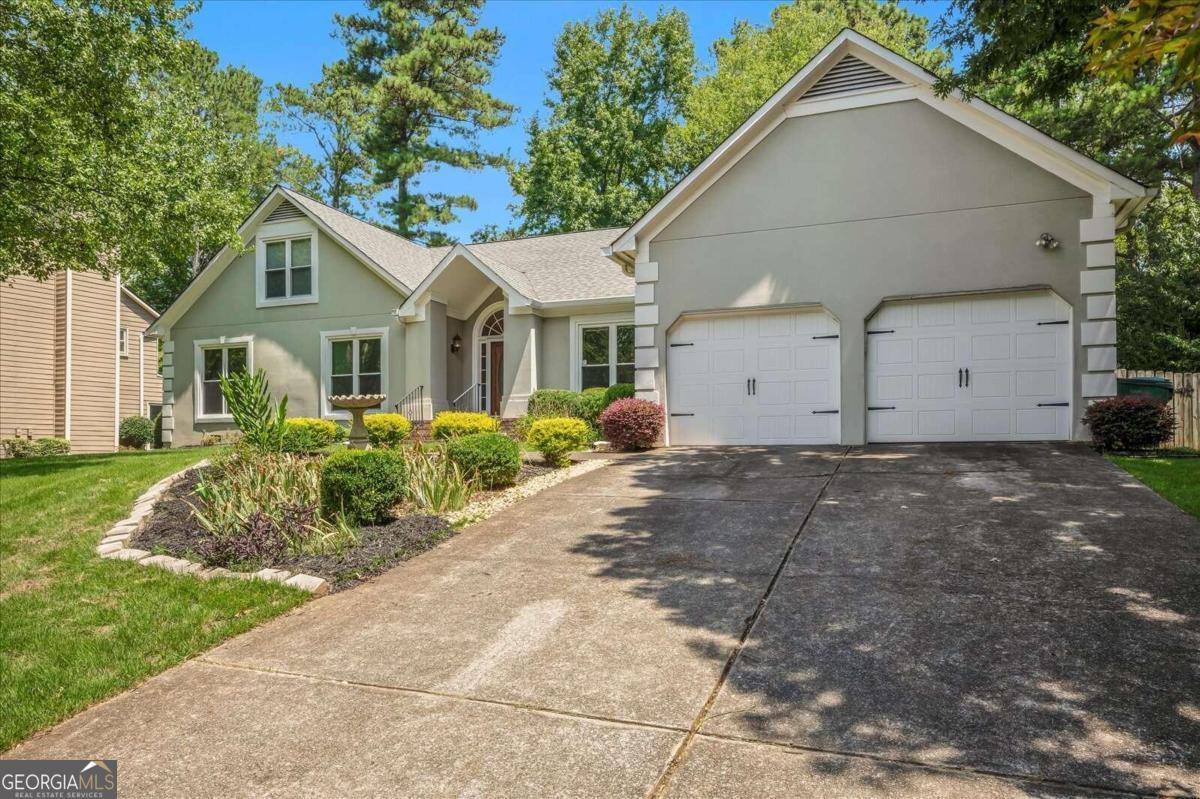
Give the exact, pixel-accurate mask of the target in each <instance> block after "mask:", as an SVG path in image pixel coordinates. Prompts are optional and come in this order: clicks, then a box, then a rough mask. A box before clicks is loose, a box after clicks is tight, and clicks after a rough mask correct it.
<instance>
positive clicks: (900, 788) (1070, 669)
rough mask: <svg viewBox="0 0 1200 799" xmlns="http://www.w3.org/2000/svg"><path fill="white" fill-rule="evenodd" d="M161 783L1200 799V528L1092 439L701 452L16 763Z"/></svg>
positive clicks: (463, 549) (267, 641)
mask: <svg viewBox="0 0 1200 799" xmlns="http://www.w3.org/2000/svg"><path fill="white" fill-rule="evenodd" d="M9 754H10V756H13V757H52V756H73V757H97V756H103V757H115V758H117V759H118V760H119V769H120V771H119V773H120V782H121V788H122V791H121V795H122V796H124V797H135V796H163V797H168V796H169V797H176V796H188V797H193V799H200V798H201V797H231V796H256V797H257V796H281V797H283V796H286V797H296V796H312V797H328V796H375V795H388V796H422V797H424V796H458V797H504V796H512V797H525V796H530V797H548V796H554V797H560V796H564V797H565V796H589V797H590V796H594V797H614V796H630V797H639V796H647V795H655V796H733V795H736V796H749V797H762V796H789V797H804V796H819V797H867V796H889V797H962V796H971V797H1025V796H1036V797H1068V796H1088V797H1092V796H1095V797H1099V796H1111V795H1113V794H1114V792H1115V793H1121V792H1129V793H1134V794H1142V795H1145V794H1155V793H1174V794H1179V795H1185V796H1194V795H1197V794H1198V793H1200V523H1197V522H1196V520H1194V519H1192V518H1190V517H1188V516H1186V515H1185V514H1183V513H1182V512H1181V511H1179V510H1177V509H1176V508H1174V507H1173V506H1172V505H1170V504H1169V503H1167V502H1166V501H1164V500H1162V499H1159V498H1158V497H1157V496H1155V495H1154V494H1153V493H1152V492H1151V491H1149V490H1148V489H1146V488H1145V487H1143V486H1141V485H1140V484H1139V483H1137V482H1136V481H1135V480H1133V479H1132V478H1131V477H1129V476H1128V475H1126V474H1125V473H1124V472H1121V471H1120V470H1118V469H1116V468H1115V467H1113V466H1110V465H1109V464H1107V463H1106V462H1105V461H1103V460H1101V459H1100V458H1098V457H1096V456H1094V455H1093V454H1091V453H1090V452H1088V451H1087V450H1086V449H1084V448H1082V447H1078V446H1073V445H1063V446H1052V445H1042V444H1029V445H961V446H956V445H945V446H912V447H887V448H884V447H871V448H867V449H865V450H864V449H855V450H850V451H847V450H845V449H842V448H837V449H818V450H802V449H778V450H770V449H747V450H725V449H710V450H692V451H680V450H672V451H666V452H661V453H655V454H652V455H649V456H642V457H635V458H630V459H625V460H621V461H619V462H618V463H616V464H614V465H612V466H609V467H607V468H605V469H601V470H599V471H595V472H592V473H590V474H588V475H585V476H583V477H580V478H577V479H575V480H571V481H568V482H566V483H563V484H561V485H559V486H557V487H555V488H553V489H550V490H548V491H546V492H543V493H542V494H540V495H538V496H536V497H534V498H532V499H530V500H528V501H526V502H524V503H523V504H521V505H519V506H516V507H514V508H512V509H510V510H508V511H506V512H504V513H502V514H501V515H499V516H496V517H494V518H493V519H491V520H489V521H487V522H485V523H482V524H479V525H476V526H475V527H473V528H470V529H469V530H467V531H466V532H464V533H463V534H461V535H460V536H458V537H456V538H454V539H452V540H451V542H449V543H448V544H447V545H445V546H443V547H441V548H439V549H437V550H435V551H433V552H430V553H428V554H426V555H423V556H421V557H419V558H417V559H415V560H413V561H411V562H410V563H408V564H407V565H404V566H402V567H400V568H398V569H395V570H393V571H392V572H389V573H388V574H386V575H384V576H383V577H381V578H380V579H378V580H376V581H374V582H372V583H370V584H368V585H365V586H362V587H360V588H357V589H355V590H353V591H349V592H346V593H343V594H339V595H336V596H333V597H330V598H326V599H321V600H318V601H316V602H313V603H311V604H309V605H307V606H306V607H303V608H301V609H300V610H298V611H296V612H294V613H292V614H290V615H288V616H285V617H283V618H281V619H278V620H276V621H275V622H273V623H271V624H268V625H266V626H264V627H260V628H258V629H257V630H254V631H252V632H250V633H248V634H246V635H243V636H241V637H239V638H237V639H235V640H233V641H230V642H228V643H227V644H225V645H224V646H221V647H219V648H218V649H216V650H214V651H212V652H209V653H208V654H206V655H204V656H202V657H200V658H197V659H196V660H193V661H191V662H189V663H187V664H185V665H183V666H181V667H179V668H176V669H173V670H171V671H168V672H166V673H164V674H162V675H160V676H159V677H156V678H154V679H152V680H150V681H148V682H147V683H145V684H144V685H142V686H141V687H140V688H138V689H136V690H134V691H131V692H129V693H126V694H124V695H122V696H120V697H117V698H115V699H113V700H111V701H109V702H107V703H105V704H103V705H100V706H98V707H95V708H92V709H91V710H89V711H86V712H84V713H82V714H80V715H79V716H77V717H75V718H74V719H71V720H70V721H68V722H66V723H64V724H62V725H60V726H59V727H57V728H56V729H54V730H52V731H50V732H49V733H47V734H45V735H42V736H40V737H38V738H35V739H33V740H31V741H30V742H27V743H26V744H25V745H23V746H21V747H19V748H18V749H17V750H15V751H13V752H11V753H9Z"/></svg>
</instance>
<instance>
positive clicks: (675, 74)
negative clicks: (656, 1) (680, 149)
mask: <svg viewBox="0 0 1200 799" xmlns="http://www.w3.org/2000/svg"><path fill="white" fill-rule="evenodd" d="M694 70H695V53H694V50H693V46H692V37H691V32H690V30H689V27H688V21H687V16H686V15H685V14H683V12H681V11H678V10H663V11H660V12H659V13H658V15H657V16H655V17H654V18H653V19H650V18H648V17H646V16H645V15H644V14H641V13H637V12H634V11H632V10H631V9H630V8H629V6H627V5H624V4H622V5H621V7H620V8H618V9H605V10H603V11H601V12H600V13H599V14H597V15H596V17H594V18H593V19H591V20H588V21H585V22H571V23H568V24H567V25H566V27H565V28H564V29H563V31H562V32H561V33H560V34H559V35H558V38H557V39H556V40H555V42H554V66H553V67H552V68H551V69H550V72H549V74H548V76H547V77H548V82H549V93H548V95H547V97H546V100H545V106H546V108H547V109H548V111H549V113H548V114H547V115H546V116H545V118H544V119H543V118H540V117H538V116H536V115H535V116H534V117H533V118H532V119H531V120H530V121H529V124H528V126H527V128H526V133H527V135H528V143H527V145H526V147H527V160H526V161H525V163H522V164H517V165H515V166H514V167H512V168H511V169H510V172H509V174H510V179H511V182H512V186H513V190H514V191H515V192H516V193H517V194H518V195H520V198H521V199H520V202H519V204H518V206H517V208H516V211H517V216H518V218H519V220H520V224H521V227H522V229H523V230H525V231H527V232H530V233H551V232H560V231H567V230H583V229H587V228H597V227H607V226H610V225H622V224H628V223H629V222H631V221H632V220H633V219H635V218H636V217H637V216H638V215H639V214H640V213H642V211H644V210H645V209H646V208H648V207H649V206H650V205H651V204H653V203H654V201H655V200H657V199H658V197H659V196H660V195H661V194H662V192H663V191H665V190H666V188H667V187H668V186H669V185H670V184H671V183H672V182H674V180H676V179H677V178H678V177H679V176H680V175H681V173H682V171H683V166H682V165H681V164H680V163H678V161H677V160H676V159H674V158H673V157H672V155H671V154H670V153H669V152H668V151H667V149H666V148H665V147H664V143H665V142H666V139H667V134H668V132H669V131H670V130H672V129H673V128H674V127H675V126H676V125H677V124H678V119H679V115H680V112H681V107H682V103H683V100H684V98H685V97H686V96H687V93H688V91H689V89H690V88H691V84H692V78H693V75H694Z"/></svg>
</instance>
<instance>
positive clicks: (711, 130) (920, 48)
mask: <svg viewBox="0 0 1200 799" xmlns="http://www.w3.org/2000/svg"><path fill="white" fill-rule="evenodd" d="M842 28H854V29H855V30H857V31H858V32H859V33H862V34H863V35H865V36H869V37H870V38H872V39H874V40H875V41H877V42H879V43H880V44H882V45H884V46H885V47H889V48H891V49H892V50H895V51H896V52H898V53H900V54H901V55H903V56H906V57H908V58H911V59H912V60H914V61H916V62H917V63H918V64H921V65H922V66H924V67H926V68H927V69H931V70H937V69H939V68H941V66H942V65H943V63H944V62H945V59H946V54H945V53H944V52H942V51H941V50H936V49H930V48H929V44H930V37H929V30H928V25H927V22H926V20H925V18H924V17H921V16H919V15H917V14H914V13H912V12H910V11H908V10H906V9H904V8H901V7H900V6H899V5H898V4H897V3H896V2H895V0H887V2H876V1H875V0H808V1H807V2H797V3H792V4H786V5H781V6H779V7H777V8H776V9H775V10H774V11H772V12H771V22H770V24H769V25H765V26H756V25H751V24H750V23H748V22H739V23H737V24H736V25H735V26H734V28H733V31H732V32H731V34H730V35H729V36H728V37H727V38H723V39H718V40H717V41H716V42H714V43H713V46H712V51H713V56H714V57H715V59H716V65H715V68H714V69H713V71H712V72H711V73H710V74H708V75H704V76H703V77H701V78H700V79H699V80H698V81H697V83H696V85H695V87H694V88H693V89H692V91H691V92H690V94H689V95H688V98H687V100H686V102H685V103H684V106H683V116H684V124H683V126H682V127H680V128H679V129H678V130H677V131H675V132H674V135H673V137H672V138H673V141H672V147H673V149H674V150H675V152H676V157H677V159H678V160H679V161H680V162H681V163H684V164H687V165H688V166H689V167H690V166H695V165H696V164H698V163H700V161H702V160H703V159H704V158H705V157H706V156H707V155H708V154H709V153H710V152H712V151H713V150H714V149H716V147H717V145H719V144H720V143H721V142H722V141H723V140H724V139H725V137H726V136H728V135H729V134H730V133H732V132H733V131H734V130H735V129H736V128H737V127H738V125H740V124H742V122H744V121H745V120H746V118H747V117H749V116H750V115H751V114H753V113H754V111H755V110H757V109H758V107H759V106H760V105H762V104H763V103H764V102H766V100H767V99H768V98H769V97H770V96H771V95H772V94H774V93H775V91H776V90H777V89H779V87H780V86H782V85H783V84H784V83H786V82H787V80H788V79H789V78H791V77H792V76H793V75H794V74H796V72H798V71H799V70H800V69H801V67H803V66H804V65H805V64H806V63H808V61H809V60H810V59H812V57H813V56H815V55H816V54H817V53H818V52H819V51H820V50H821V48H822V47H824V46H825V45H826V44H828V43H829V40H830V39H832V38H833V37H834V36H836V35H837V34H838V32H839V31H841V30H842Z"/></svg>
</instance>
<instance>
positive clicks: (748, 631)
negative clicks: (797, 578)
mask: <svg viewBox="0 0 1200 799" xmlns="http://www.w3.org/2000/svg"><path fill="white" fill-rule="evenodd" d="M849 453H850V447H844V448H843V449H842V454H841V457H840V458H839V459H838V462H837V463H836V464H835V465H834V467H833V471H832V472H830V473H829V475H828V476H827V477H826V478H825V482H824V483H822V484H821V488H820V489H819V490H818V491H817V493H816V495H815V496H813V498H812V501H811V502H810V503H809V506H808V510H807V511H805V513H804V518H803V519H801V520H800V526H799V527H798V528H797V529H796V532H795V534H794V535H792V538H791V540H790V541H789V542H788V545H787V548H786V549H785V550H784V552H783V555H782V556H781V557H780V559H779V565H778V566H776V568H775V573H774V574H773V575H772V576H771V580H770V582H768V583H767V587H766V589H764V591H763V594H762V596H761V597H759V600H758V604H757V605H756V606H755V608H754V612H753V613H751V614H750V616H749V618H747V619H746V624H745V626H744V627H743V628H742V634H741V636H740V637H739V638H738V642H737V643H736V644H735V645H734V647H733V650H732V651H731V652H730V653H729V657H728V658H727V659H726V661H725V667H724V668H723V669H721V674H720V676H719V677H718V678H717V682H716V685H714V686H713V688H712V690H711V691H710V692H709V694H708V698H707V699H706V700H705V702H704V705H703V706H702V707H701V708H700V712H699V713H697V714H696V718H695V719H694V720H693V721H692V726H691V728H690V729H689V730H688V731H687V735H686V736H685V737H684V739H683V740H682V741H680V743H679V746H678V748H677V749H676V750H675V754H674V755H673V756H672V757H671V760H670V761H669V762H668V763H667V766H666V768H664V769H663V771H662V773H661V774H659V776H658V780H656V781H655V783H654V786H653V787H652V788H651V789H650V792H649V793H648V794H647V795H646V796H647V799H661V797H663V796H665V795H666V791H667V788H668V787H669V786H670V784H671V779H672V778H673V777H674V776H675V774H676V772H678V771H679V768H680V767H681V766H682V765H683V762H684V761H685V760H686V759H687V756H688V753H689V752H690V751H691V746H692V743H693V741H695V740H696V736H697V735H699V734H700V730H701V728H703V726H704V722H705V721H707V720H708V715H709V713H710V712H711V711H712V708H713V706H714V705H715V704H716V701H717V697H718V696H719V695H720V693H721V689H722V688H724V687H725V683H726V681H727V680H728V679H729V675H730V674H731V673H732V672H733V667H734V666H735V665H736V664H737V661H738V658H739V656H740V655H741V653H742V650H743V649H744V648H745V646H746V642H747V641H749V640H750V636H751V635H752V634H753V633H754V626H755V625H756V624H757V623H758V620H759V619H760V618H762V615H763V612H764V611H765V610H766V607H767V603H768V602H769V601H770V599H771V593H772V592H773V591H774V590H775V586H776V585H778V583H779V579H780V578H781V577H782V576H783V573H784V570H785V569H786V568H787V564H788V561H789V560H790V559H791V557H792V552H794V551H795V549H796V544H797V542H799V540H800V536H801V535H803V534H804V528H805V527H807V526H808V522H809V520H810V519H812V515H813V511H815V510H816V508H817V506H818V505H819V504H820V503H821V498H822V497H823V496H825V492H826V491H827V490H828V489H829V484H830V483H832V482H833V479H834V478H835V477H837V475H838V470H840V469H841V468H842V464H843V463H845V462H846V456H847V455H848V454H849Z"/></svg>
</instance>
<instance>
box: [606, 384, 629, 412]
mask: <svg viewBox="0 0 1200 799" xmlns="http://www.w3.org/2000/svg"><path fill="white" fill-rule="evenodd" d="M634 393H635V392H634V390H633V383H613V384H612V385H611V386H609V387H608V388H607V389H605V390H604V407H605V408H607V407H608V406H609V405H612V404H613V403H614V402H616V401H617V400H619V399H629V398H630V397H632V396H633V395H634Z"/></svg>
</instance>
